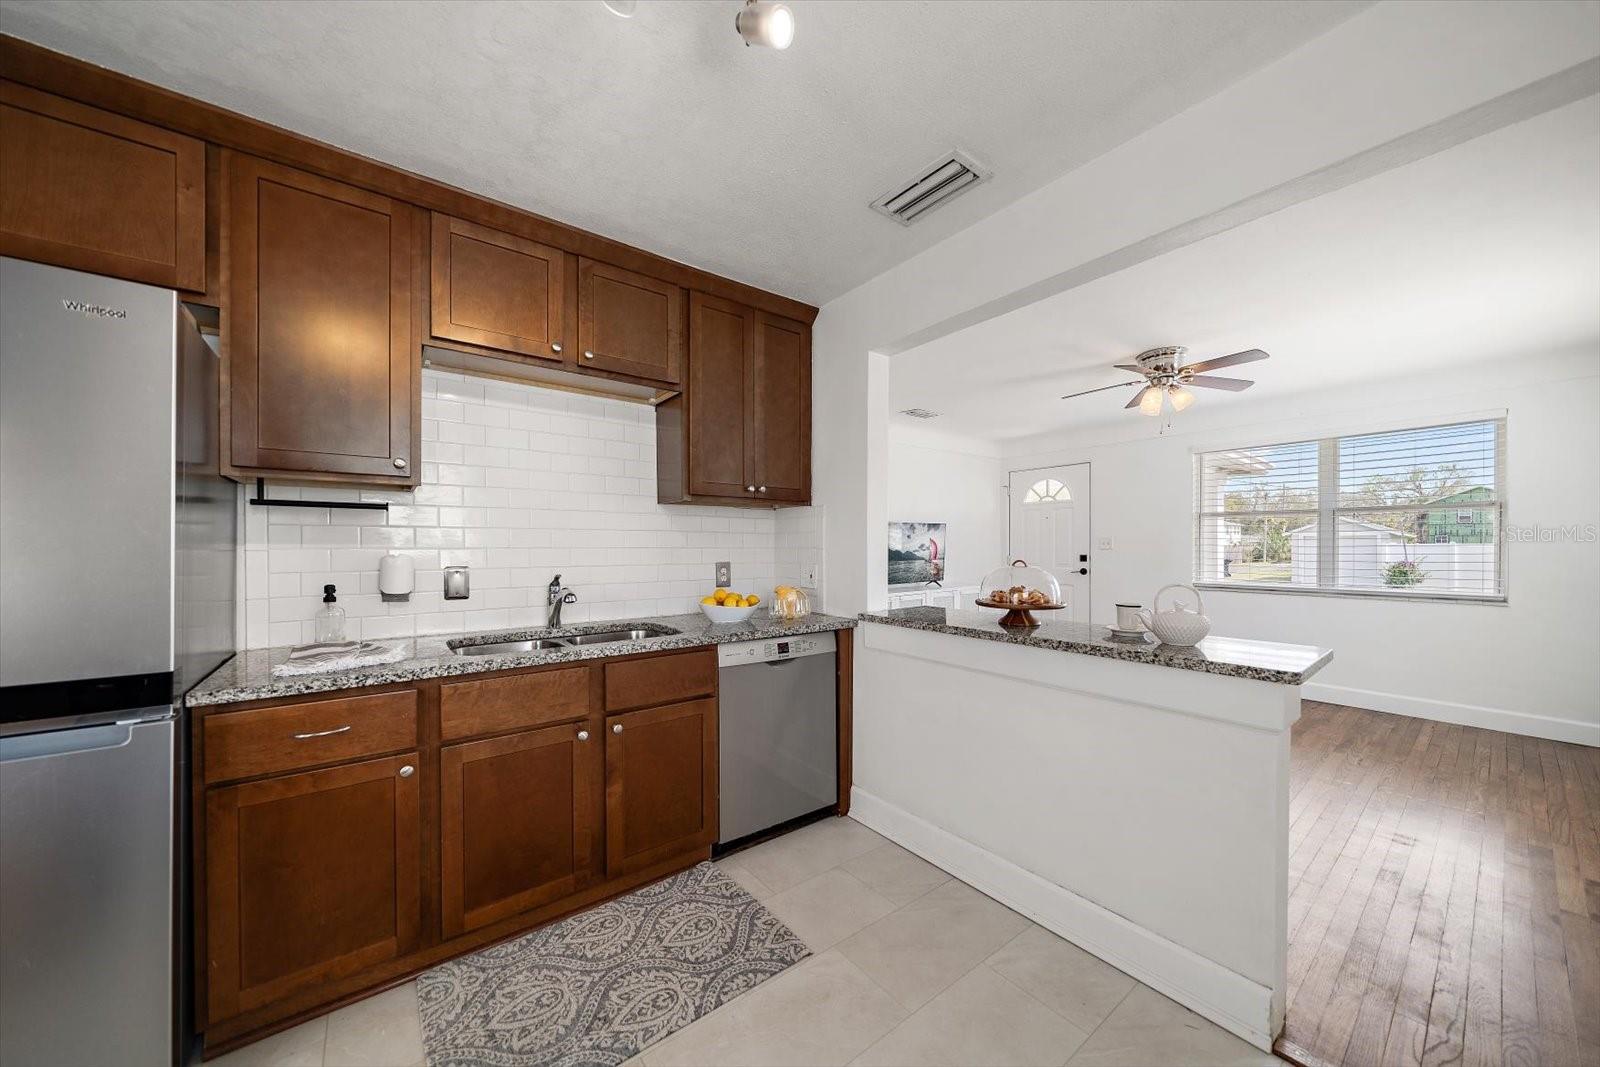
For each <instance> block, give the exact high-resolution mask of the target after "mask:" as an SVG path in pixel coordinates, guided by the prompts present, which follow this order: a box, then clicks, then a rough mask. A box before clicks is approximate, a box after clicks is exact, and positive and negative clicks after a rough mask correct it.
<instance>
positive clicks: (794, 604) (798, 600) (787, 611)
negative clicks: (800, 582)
mask: <svg viewBox="0 0 1600 1067" xmlns="http://www.w3.org/2000/svg"><path fill="white" fill-rule="evenodd" d="M770 611H771V614H772V617H773V618H774V619H782V620H784V621H785V622H793V621H794V620H795V619H800V618H804V617H805V616H807V615H810V614H811V598H810V597H808V596H807V595H806V591H805V590H804V589H799V588H796V587H795V586H792V585H780V586H778V587H777V588H776V589H774V590H773V591H772V605H771V608H770Z"/></svg>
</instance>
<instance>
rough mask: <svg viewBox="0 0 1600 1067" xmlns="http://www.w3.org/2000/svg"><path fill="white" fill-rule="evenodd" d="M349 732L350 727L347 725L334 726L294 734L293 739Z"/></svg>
mask: <svg viewBox="0 0 1600 1067" xmlns="http://www.w3.org/2000/svg"><path fill="white" fill-rule="evenodd" d="M349 732H350V727H348V726H335V727H334V728H333V729H331V730H318V731H316V732H315V733H310V734H295V735H294V739H295V740H296V741H309V740H311V739H312V738H313V737H332V736H333V735H334V734H345V733H349Z"/></svg>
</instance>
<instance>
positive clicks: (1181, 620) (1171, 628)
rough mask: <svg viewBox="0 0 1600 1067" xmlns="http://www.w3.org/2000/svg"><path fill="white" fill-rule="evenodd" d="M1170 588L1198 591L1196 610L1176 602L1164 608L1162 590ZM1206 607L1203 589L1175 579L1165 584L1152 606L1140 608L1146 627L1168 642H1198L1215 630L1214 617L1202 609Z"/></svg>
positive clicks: (1193, 643) (1177, 643)
mask: <svg viewBox="0 0 1600 1067" xmlns="http://www.w3.org/2000/svg"><path fill="white" fill-rule="evenodd" d="M1168 589H1187V590H1189V592H1191V593H1193V594H1194V603H1195V608H1196V610H1193V611H1191V610H1190V609H1189V608H1187V607H1185V606H1184V605H1182V604H1177V603H1174V606H1173V607H1172V609H1171V610H1170V611H1162V610H1161V594H1162V593H1165V592H1166V591H1167V590H1168ZM1204 611H1205V602H1204V601H1202V600H1201V599H1200V591H1199V590H1198V589H1196V588H1195V587H1194V586H1192V585H1184V584H1183V583H1182V582H1174V583H1173V584H1171V585H1166V586H1162V587H1161V590H1160V592H1157V593H1156V595H1155V599H1154V600H1152V601H1150V607H1148V608H1146V609H1145V610H1143V611H1141V612H1139V619H1140V620H1141V621H1142V622H1143V623H1144V624H1145V627H1146V628H1147V629H1148V630H1149V631H1150V632H1151V633H1153V634H1155V635H1156V637H1158V638H1160V639H1161V643H1162V644H1164V645H1198V644H1199V643H1200V642H1201V641H1203V640H1204V639H1205V636H1206V634H1208V633H1210V632H1211V620H1210V619H1208V618H1206V617H1205V615H1204V614H1202V612H1204Z"/></svg>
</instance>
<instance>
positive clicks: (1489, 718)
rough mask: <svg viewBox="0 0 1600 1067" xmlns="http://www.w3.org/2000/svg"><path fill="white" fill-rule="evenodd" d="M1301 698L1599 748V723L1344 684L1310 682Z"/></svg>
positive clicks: (1305, 686)
mask: <svg viewBox="0 0 1600 1067" xmlns="http://www.w3.org/2000/svg"><path fill="white" fill-rule="evenodd" d="M1300 695H1301V696H1302V697H1304V698H1305V699H1307V700H1321V701H1325V702H1327V703H1329V704H1347V705H1349V706H1350V707H1352V708H1367V709H1369V710H1371V711H1387V712H1390V713H1391V714H1394V715H1410V716H1411V717H1412V718H1416V719H1432V720H1433V721H1435V722H1448V723H1453V724H1455V725H1456V726H1477V727H1481V728H1482V729H1485V730H1500V731H1502V732H1504V733H1508V734H1521V735H1523V736H1524V737H1542V738H1544V739H1546V740H1547V741H1569V742H1571V743H1572V744H1575V745H1591V746H1595V747H1600V723H1590V722H1579V721H1577V720H1576V719H1557V718H1553V717H1551V716H1548V715H1528V714H1526V713H1525V712H1520V711H1507V710H1506V709H1504V708H1486V707H1481V706H1479V705H1477V704H1456V703H1453V702H1451V701H1448V700H1425V699H1423V698H1421V697H1408V696H1402V695H1401V694H1399V693H1383V692H1379V691H1377V690H1374V689H1353V688H1351V687H1350V686H1344V685H1323V684H1322V683H1320V682H1307V683H1306V684H1305V685H1303V686H1301V687H1300Z"/></svg>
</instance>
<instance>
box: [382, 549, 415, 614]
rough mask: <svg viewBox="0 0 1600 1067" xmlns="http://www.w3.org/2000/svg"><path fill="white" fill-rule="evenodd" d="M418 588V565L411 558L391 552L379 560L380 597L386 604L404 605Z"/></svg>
mask: <svg viewBox="0 0 1600 1067" xmlns="http://www.w3.org/2000/svg"><path fill="white" fill-rule="evenodd" d="M416 588H417V565H416V562H415V561H414V560H412V558H411V557H410V556H402V555H401V554H400V553H398V552H390V553H388V554H387V555H385V556H383V557H382V558H380V559H379V560H378V595H379V596H381V597H382V598H383V601H384V603H386V604H403V603H406V602H407V601H409V600H410V599H411V594H412V593H413V592H414V591H415V590H416Z"/></svg>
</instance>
